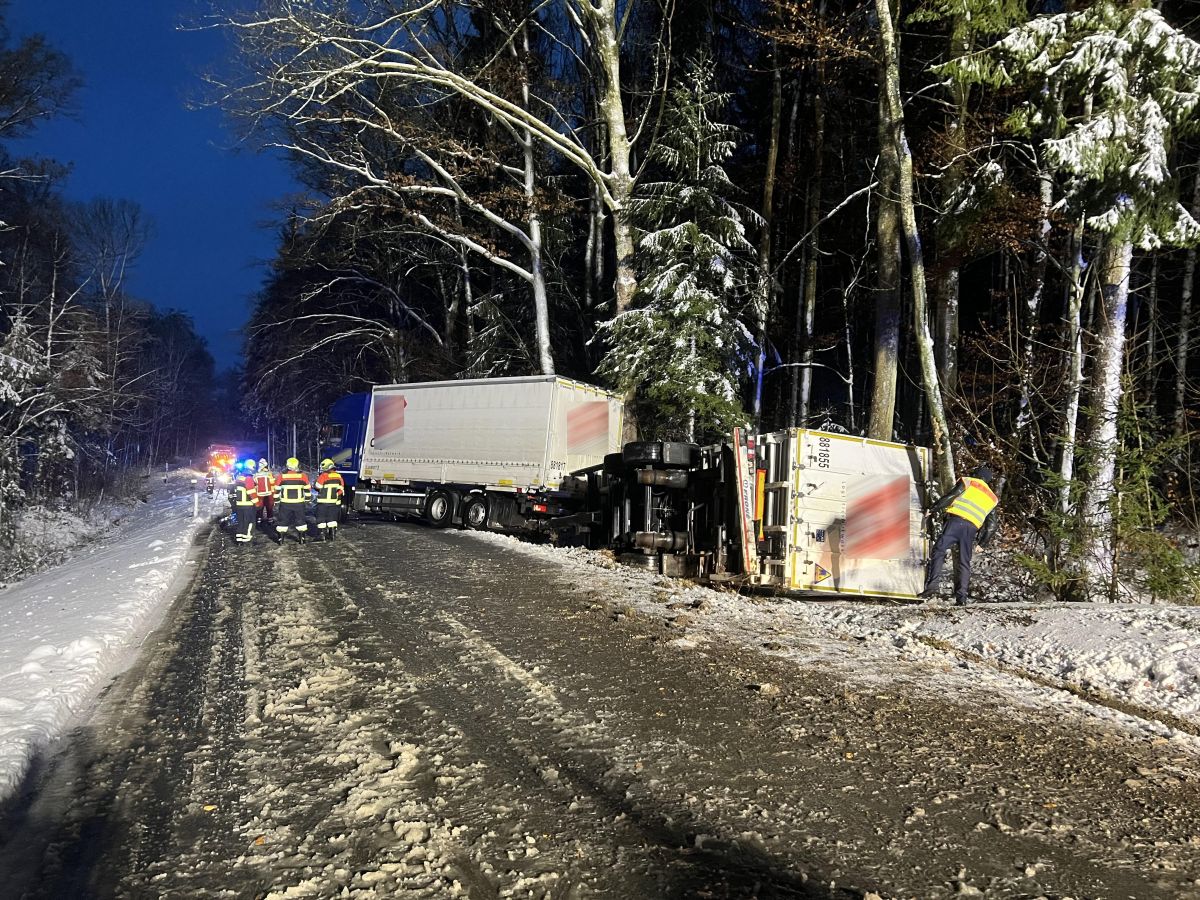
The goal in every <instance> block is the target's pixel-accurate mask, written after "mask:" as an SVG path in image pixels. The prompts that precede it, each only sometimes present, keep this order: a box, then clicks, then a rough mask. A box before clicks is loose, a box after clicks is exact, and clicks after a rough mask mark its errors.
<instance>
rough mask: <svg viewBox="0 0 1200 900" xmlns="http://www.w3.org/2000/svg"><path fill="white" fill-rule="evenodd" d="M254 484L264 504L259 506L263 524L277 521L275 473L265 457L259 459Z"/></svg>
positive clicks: (259, 515)
mask: <svg viewBox="0 0 1200 900" xmlns="http://www.w3.org/2000/svg"><path fill="white" fill-rule="evenodd" d="M254 486H255V487H256V488H257V489H258V496H259V497H260V498H261V499H262V506H260V507H259V508H258V518H259V520H260V521H261V522H262V523H263V525H270V524H271V523H272V522H274V521H275V495H274V493H273V491H274V489H275V473H274V472H272V471H271V465H270V463H268V462H267V461H266V460H265V459H260V460H259V461H258V474H257V475H256V476H255V477H254Z"/></svg>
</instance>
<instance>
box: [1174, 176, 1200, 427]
mask: <svg viewBox="0 0 1200 900" xmlns="http://www.w3.org/2000/svg"><path fill="white" fill-rule="evenodd" d="M1189 212H1191V214H1192V216H1197V215H1200V173H1197V174H1196V181H1195V184H1194V185H1193V186H1192V206H1191V209H1190V210H1189ZM1195 283H1196V248H1195V247H1188V250H1187V259H1186V261H1185V262H1184V267H1183V286H1182V288H1181V290H1180V298H1179V337H1178V338H1176V340H1175V410H1174V413H1175V416H1174V419H1175V433H1176V434H1177V435H1179V434H1183V433H1184V431H1185V430H1186V429H1187V405H1186V404H1187V369H1188V353H1189V351H1190V349H1191V343H1190V342H1191V330H1192V293H1193V290H1194V286H1195Z"/></svg>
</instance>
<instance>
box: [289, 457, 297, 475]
mask: <svg viewBox="0 0 1200 900" xmlns="http://www.w3.org/2000/svg"><path fill="white" fill-rule="evenodd" d="M287 467H288V469H290V470H291V471H293V472H295V471H297V470H298V469H299V468H300V460H298V459H296V457H294V456H289V457H288V460H287Z"/></svg>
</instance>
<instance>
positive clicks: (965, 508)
mask: <svg viewBox="0 0 1200 900" xmlns="http://www.w3.org/2000/svg"><path fill="white" fill-rule="evenodd" d="M962 481H963V484H965V485H966V486H967V489H966V490H965V491H963V492H962V495H961V496H959V497H955V498H954V502H953V503H951V504H950V507H949V508H948V509H947V510H946V515H948V516H958V517H959V518H962V519H966V520H967V521H968V522H970V523H971V524H972V525H974V526H975V527H976V528H982V527H983V520H984V519H986V518H987V517H988V513H990V512H991V511H992V510H993V509H995V508H996V504H997V503H999V502H1000V501H999V499H997V497H996V495H995V493H993V492H992V489H991V488H990V487H988V483H987V482H986V481H984V480H983V479H981V478H964V479H963V480H962Z"/></svg>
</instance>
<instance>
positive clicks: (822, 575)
mask: <svg viewBox="0 0 1200 900" xmlns="http://www.w3.org/2000/svg"><path fill="white" fill-rule="evenodd" d="M832 574H833V573H832V572H830V571H829V570H828V569H827V568H825V567H824V566H817V571H816V574H815V575H814V576H813V584H820V583H821V582H822V581H824V580H825V579H826V578H828V577H829V576H830V575H832Z"/></svg>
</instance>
